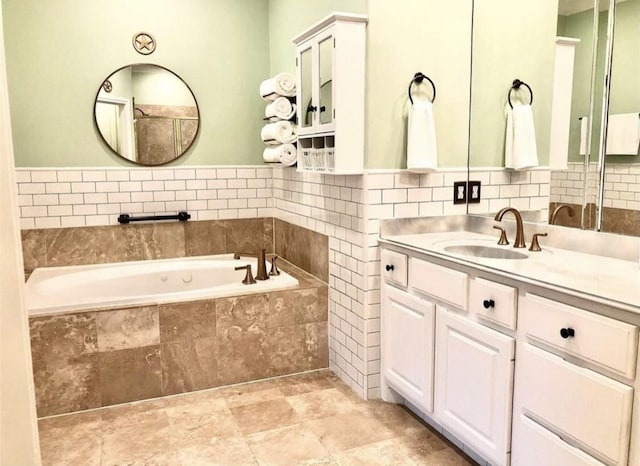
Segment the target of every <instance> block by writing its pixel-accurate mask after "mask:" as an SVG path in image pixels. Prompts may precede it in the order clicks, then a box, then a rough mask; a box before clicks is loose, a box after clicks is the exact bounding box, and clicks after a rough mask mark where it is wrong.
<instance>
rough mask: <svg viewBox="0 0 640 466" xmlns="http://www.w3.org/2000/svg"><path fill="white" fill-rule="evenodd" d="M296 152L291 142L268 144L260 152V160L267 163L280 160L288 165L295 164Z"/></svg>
mask: <svg viewBox="0 0 640 466" xmlns="http://www.w3.org/2000/svg"><path fill="white" fill-rule="evenodd" d="M297 156H298V153H297V151H296V146H294V145H293V144H280V145H277V146H269V147H266V148H265V149H264V151H263V152H262V160H264V161H265V162H267V163H277V162H280V163H282V164H283V165H286V166H288V167H290V166H292V165H295V163H296V160H297Z"/></svg>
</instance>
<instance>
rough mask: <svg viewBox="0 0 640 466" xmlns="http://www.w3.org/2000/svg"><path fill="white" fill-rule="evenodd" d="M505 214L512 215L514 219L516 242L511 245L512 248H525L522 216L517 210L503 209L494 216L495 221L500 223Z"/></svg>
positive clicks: (511, 208)
mask: <svg viewBox="0 0 640 466" xmlns="http://www.w3.org/2000/svg"><path fill="white" fill-rule="evenodd" d="M507 212H511V213H513V216H514V217H515V218H516V240H515V242H514V244H513V247H514V248H525V247H527V245H526V244H525V243H524V228H523V226H522V216H521V215H520V212H518V209H516V208H515V207H505V208H503V209H500V211H499V212H498V213H497V214H496V217H495V220H496V221H498V222H499V221H501V220H502V217H503V215H504V214H506V213H507Z"/></svg>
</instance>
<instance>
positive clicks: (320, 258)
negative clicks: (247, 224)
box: [273, 218, 329, 283]
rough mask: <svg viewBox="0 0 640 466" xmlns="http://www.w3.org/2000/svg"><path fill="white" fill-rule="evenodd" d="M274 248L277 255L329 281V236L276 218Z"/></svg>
mask: <svg viewBox="0 0 640 466" xmlns="http://www.w3.org/2000/svg"><path fill="white" fill-rule="evenodd" d="M273 230H274V235H273V236H274V238H273V240H274V250H275V253H276V254H277V255H279V256H280V257H284V258H285V259H286V260H288V261H289V262H291V263H293V264H295V265H297V266H298V267H300V268H301V269H302V270H306V271H307V272H309V273H310V274H311V275H313V276H314V277H317V278H319V279H320V280H322V281H324V282H327V283H328V282H329V245H328V241H327V236H326V235H323V234H321V233H317V232H315V231H313V230H309V229H308V228H303V227H300V226H298V225H294V224H293V223H288V222H284V221H282V220H280V219H277V218H276V219H274V227H273Z"/></svg>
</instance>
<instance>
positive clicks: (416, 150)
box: [407, 100, 438, 172]
mask: <svg viewBox="0 0 640 466" xmlns="http://www.w3.org/2000/svg"><path fill="white" fill-rule="evenodd" d="M436 168H438V147H437V144H436V126H435V122H434V119H433V105H432V103H431V102H429V101H427V100H415V101H414V103H413V105H412V106H411V109H410V110H409V122H408V126H407V170H410V171H413V172H427V171H432V170H435V169H436Z"/></svg>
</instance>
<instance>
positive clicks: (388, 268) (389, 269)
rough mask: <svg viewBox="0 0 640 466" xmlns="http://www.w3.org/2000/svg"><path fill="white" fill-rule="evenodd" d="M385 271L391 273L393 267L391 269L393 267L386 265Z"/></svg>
mask: <svg viewBox="0 0 640 466" xmlns="http://www.w3.org/2000/svg"><path fill="white" fill-rule="evenodd" d="M385 269H387V272H391V271H392V270H393V269H394V267H393V265H389V264H387V266H386V267H385Z"/></svg>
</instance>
